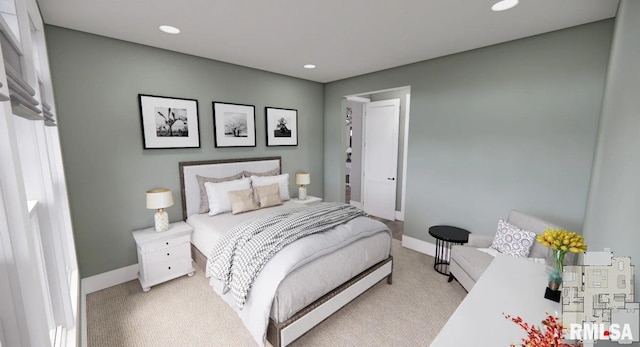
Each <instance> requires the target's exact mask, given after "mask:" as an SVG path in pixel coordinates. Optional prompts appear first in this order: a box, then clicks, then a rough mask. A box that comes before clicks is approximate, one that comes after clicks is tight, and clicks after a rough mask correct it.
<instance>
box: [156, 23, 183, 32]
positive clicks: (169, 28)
mask: <svg viewBox="0 0 640 347" xmlns="http://www.w3.org/2000/svg"><path fill="white" fill-rule="evenodd" d="M159 29H160V30H162V31H164V32H165V33H167V34H180V29H178V28H176V27H172V26H171V25H161V26H160V27H159Z"/></svg>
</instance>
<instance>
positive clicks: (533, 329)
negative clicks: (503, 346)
mask: <svg viewBox="0 0 640 347" xmlns="http://www.w3.org/2000/svg"><path fill="white" fill-rule="evenodd" d="M503 315H504V317H505V318H506V319H509V320H511V321H512V322H514V323H516V324H517V325H518V326H519V327H520V328H522V330H524V331H526V332H527V337H524V338H522V345H521V346H524V347H571V345H570V344H568V343H564V342H563V339H562V328H563V325H562V322H560V321H559V320H558V319H557V318H556V317H554V316H552V315H550V314H549V313H548V312H547V317H546V318H545V319H544V320H543V321H542V325H544V326H545V327H546V328H545V330H544V332H543V331H542V330H541V329H540V328H538V327H537V326H535V325H529V324H528V323H526V322H524V321H523V319H522V318H521V317H519V316H517V317H512V316H511V315H508V314H504V313H503ZM511 346H516V344H512V345H511Z"/></svg>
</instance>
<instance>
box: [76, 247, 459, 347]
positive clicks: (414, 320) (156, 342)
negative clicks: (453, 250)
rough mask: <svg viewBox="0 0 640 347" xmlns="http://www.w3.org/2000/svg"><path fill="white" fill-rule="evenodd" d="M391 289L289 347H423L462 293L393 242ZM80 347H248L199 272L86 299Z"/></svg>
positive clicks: (374, 293)
mask: <svg viewBox="0 0 640 347" xmlns="http://www.w3.org/2000/svg"><path fill="white" fill-rule="evenodd" d="M393 253H394V269H393V284H392V285H389V284H387V282H386V280H383V281H381V282H380V283H378V284H376V285H375V286H374V287H372V288H371V289H369V290H368V291H367V292H365V293H364V294H363V295H361V296H360V297H358V298H356V299H355V300H354V301H352V302H351V303H349V304H347V305H346V306H345V307H343V308H342V309H341V310H340V311H338V312H336V313H335V314H334V315H332V316H331V317H329V318H328V319H327V320H325V321H324V322H322V323H320V324H319V325H318V326H316V327H315V328H314V329H312V330H311V331H309V332H308V333H307V334H305V335H303V336H302V337H301V338H299V339H298V340H297V341H295V342H294V343H293V344H291V346H428V345H429V344H430V343H431V341H432V340H433V339H434V338H435V336H436V335H437V334H438V332H439V331H440V329H441V328H442V326H443V325H444V324H445V323H446V321H447V319H448V318H449V317H450V316H451V314H453V312H454V311H455V309H456V307H457V306H458V305H459V304H460V302H461V301H462V299H463V298H464V296H465V295H466V292H465V291H464V289H462V287H461V286H460V285H459V284H458V283H457V282H456V281H453V282H451V283H448V282H447V277H446V276H443V275H440V274H438V273H436V272H435V271H434V270H433V258H432V257H429V256H426V255H424V254H421V253H418V252H415V251H412V250H409V249H406V248H403V247H402V246H400V242H399V241H397V240H393ZM86 302H87V306H86V311H87V343H88V346H89V347H101V346H109V347H114V346H145V347H146V346H154V347H155V346H193V347H195V346H207V347H210V346H255V345H256V344H255V342H254V341H253V339H252V338H251V336H250V335H249V333H248V332H247V331H246V329H245V328H244V326H243V325H242V322H241V321H240V319H239V318H238V317H237V315H236V314H235V312H233V310H232V309H231V308H230V307H229V306H227V304H226V303H224V301H222V300H221V299H220V298H218V296H217V295H216V294H215V293H214V292H213V290H212V289H211V288H210V287H209V285H208V283H207V281H206V279H205V278H204V275H203V272H202V270H200V269H197V272H196V275H195V276H193V277H186V276H185V277H181V278H178V279H175V280H173V281H170V282H167V283H164V284H161V285H158V286H156V287H153V288H152V289H151V291H150V292H148V293H143V292H142V289H141V288H140V284H139V283H138V281H137V280H136V281H130V282H127V283H123V284H121V285H118V286H115V287H111V288H108V289H105V290H102V291H99V292H96V293H92V294H89V295H87V300H86Z"/></svg>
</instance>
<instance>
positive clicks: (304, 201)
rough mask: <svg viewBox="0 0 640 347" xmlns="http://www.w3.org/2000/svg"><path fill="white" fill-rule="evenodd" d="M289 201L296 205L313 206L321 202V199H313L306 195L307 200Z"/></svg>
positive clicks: (296, 199) (293, 199) (313, 197)
mask: <svg viewBox="0 0 640 347" xmlns="http://www.w3.org/2000/svg"><path fill="white" fill-rule="evenodd" d="M291 201H293V202H297V203H298V204H304V205H313V204H317V203H320V202H322V198H318V197H315V196H311V195H307V198H306V199H305V200H300V199H298V198H292V199H291Z"/></svg>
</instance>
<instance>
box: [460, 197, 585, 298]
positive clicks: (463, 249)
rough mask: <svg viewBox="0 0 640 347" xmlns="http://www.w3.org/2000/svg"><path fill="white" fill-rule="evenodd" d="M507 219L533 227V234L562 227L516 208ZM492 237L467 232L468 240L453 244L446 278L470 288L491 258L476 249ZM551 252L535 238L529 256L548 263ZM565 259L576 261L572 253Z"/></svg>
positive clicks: (483, 245)
mask: <svg viewBox="0 0 640 347" xmlns="http://www.w3.org/2000/svg"><path fill="white" fill-rule="evenodd" d="M506 221H507V222H508V223H510V224H512V225H514V226H516V227H518V228H520V229H523V230H528V231H532V232H534V233H536V234H542V233H543V232H544V231H545V230H546V229H549V228H552V229H562V228H561V227H559V226H557V225H555V224H552V223H549V222H547V221H544V220H542V219H539V218H537V217H533V216H530V215H528V214H526V213H523V212H520V211H516V210H511V211H510V212H509V216H508V218H507V220H506ZM494 237H495V235H493V234H470V235H469V242H468V243H467V244H465V245H456V246H453V247H452V248H451V257H450V265H449V272H450V275H449V281H451V280H453V279H454V278H455V279H456V280H458V282H460V284H461V285H462V286H463V287H464V289H466V290H467V291H470V290H471V288H473V285H474V284H475V283H476V281H477V280H478V279H479V278H480V276H482V274H483V273H484V270H486V269H487V267H488V266H489V264H491V262H492V261H493V258H494V257H493V256H491V255H490V254H487V253H484V252H482V251H480V250H478V249H483V248H490V247H491V244H492V242H493V239H494ZM552 256H553V255H552V252H551V250H550V249H549V248H547V247H545V246H543V245H541V244H540V243H538V242H535V241H534V244H533V246H532V247H531V251H530V253H529V258H544V259H545V261H546V263H547V264H551V263H552V262H553V259H552ZM565 262H566V264H573V263H574V262H575V257H573V254H567V257H566V258H565Z"/></svg>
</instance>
